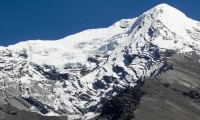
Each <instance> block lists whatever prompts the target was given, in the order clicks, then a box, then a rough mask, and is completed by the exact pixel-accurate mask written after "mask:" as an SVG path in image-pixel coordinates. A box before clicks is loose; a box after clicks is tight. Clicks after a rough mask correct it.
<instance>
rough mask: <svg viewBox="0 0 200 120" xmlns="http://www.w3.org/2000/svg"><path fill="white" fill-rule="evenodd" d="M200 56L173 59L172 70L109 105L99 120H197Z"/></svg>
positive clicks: (199, 105) (126, 93)
mask: <svg viewBox="0 0 200 120" xmlns="http://www.w3.org/2000/svg"><path fill="white" fill-rule="evenodd" d="M199 59H200V56H199V55H197V54H195V53H190V54H189V53H188V54H185V55H180V54H179V55H178V54H176V55H173V56H172V57H171V58H170V59H169V60H168V61H169V62H170V63H171V64H173V69H171V70H168V71H166V72H164V73H162V74H161V75H159V76H156V77H152V78H149V79H147V80H145V82H144V83H143V84H142V85H141V86H140V87H137V88H134V89H132V90H131V91H130V90H128V91H125V93H123V94H121V95H117V96H116V97H114V98H113V99H112V100H111V101H109V102H108V103H107V104H106V105H105V106H104V109H103V112H102V113H101V115H100V116H99V117H98V120H116V119H117V120H161V119H162V120H200V114H199V113H200V87H199V86H200V71H199V70H200V63H199V62H198V61H199Z"/></svg>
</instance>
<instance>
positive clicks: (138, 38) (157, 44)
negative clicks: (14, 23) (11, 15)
mask: <svg viewBox="0 0 200 120" xmlns="http://www.w3.org/2000/svg"><path fill="white" fill-rule="evenodd" d="M190 52H196V53H197V54H199V53H200V22H199V21H195V20H192V19H190V18H188V17H187V16H186V15H185V14H184V13H182V12H180V11H179V10H177V9H176V8H173V7H171V6H169V5H167V4H160V5H157V6H155V7H154V8H152V9H150V10H148V11H147V12H145V13H143V14H142V15H140V16H139V17H136V18H132V19H122V20H120V21H118V22H116V23H114V24H113V25H111V26H109V27H107V28H99V29H89V30H85V31H82V32H80V33H77V34H74V35H70V36H67V37H65V38H62V39H59V40H55V41H47V40H44V41H43V40H28V41H25V42H20V43H17V44H15V45H10V46H7V47H3V46H1V47H0V84H1V86H0V91H1V94H0V96H1V98H2V99H1V100H0V101H1V102H2V103H5V104H6V103H9V104H11V105H13V106H15V107H17V108H19V109H23V110H27V111H32V112H38V113H40V114H42V115H47V116H49V115H67V116H68V118H69V119H74V118H82V119H89V118H91V117H93V116H95V115H98V114H100V112H101V109H102V106H103V104H104V103H105V102H106V101H107V100H109V99H111V98H112V97H113V96H115V95H117V94H118V93H119V92H120V91H123V90H125V89H126V88H128V87H134V86H135V85H137V84H140V82H141V81H144V80H145V79H146V78H149V77H151V76H155V75H159V74H161V73H162V72H164V71H166V70H167V69H171V66H170V64H168V63H167V62H166V59H167V58H168V57H170V54H173V53H180V54H186V53H190Z"/></svg>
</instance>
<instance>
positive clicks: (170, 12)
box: [147, 3, 186, 19]
mask: <svg viewBox="0 0 200 120" xmlns="http://www.w3.org/2000/svg"><path fill="white" fill-rule="evenodd" d="M147 13H150V14H152V13H153V14H157V15H158V14H159V15H158V16H160V17H167V18H170V19H171V18H174V17H175V18H181V19H182V18H186V15H185V14H184V13H182V12H181V11H179V10H178V9H176V8H174V7H172V6H170V5H168V4H166V3H162V4H159V5H157V6H155V7H153V8H152V9H150V10H149V11H147Z"/></svg>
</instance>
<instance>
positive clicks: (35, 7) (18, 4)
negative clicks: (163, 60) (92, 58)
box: [0, 0, 200, 46]
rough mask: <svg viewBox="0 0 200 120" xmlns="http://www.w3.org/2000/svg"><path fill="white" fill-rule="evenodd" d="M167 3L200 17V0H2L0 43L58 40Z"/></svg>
mask: <svg viewBox="0 0 200 120" xmlns="http://www.w3.org/2000/svg"><path fill="white" fill-rule="evenodd" d="M160 3H167V4H169V5H171V6H173V7H176V8H177V9H179V10H181V11H182V12H184V13H185V14H186V15H187V16H188V17H190V18H193V19H195V20H200V13H199V11H200V7H199V5H200V0H0V45H1V46H7V45H10V44H15V43H17V42H20V41H25V40H30V39H44V40H55V39H60V38H63V37H65V36H67V35H70V34H74V33H77V32H80V31H82V30H85V29H90V28H100V27H107V26H109V25H112V24H113V23H114V22H116V21H118V20H120V19H123V18H133V17H137V16H139V15H140V14H142V13H143V12H145V11H147V10H149V9H150V8H152V7H154V6H155V5H157V4H160Z"/></svg>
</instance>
